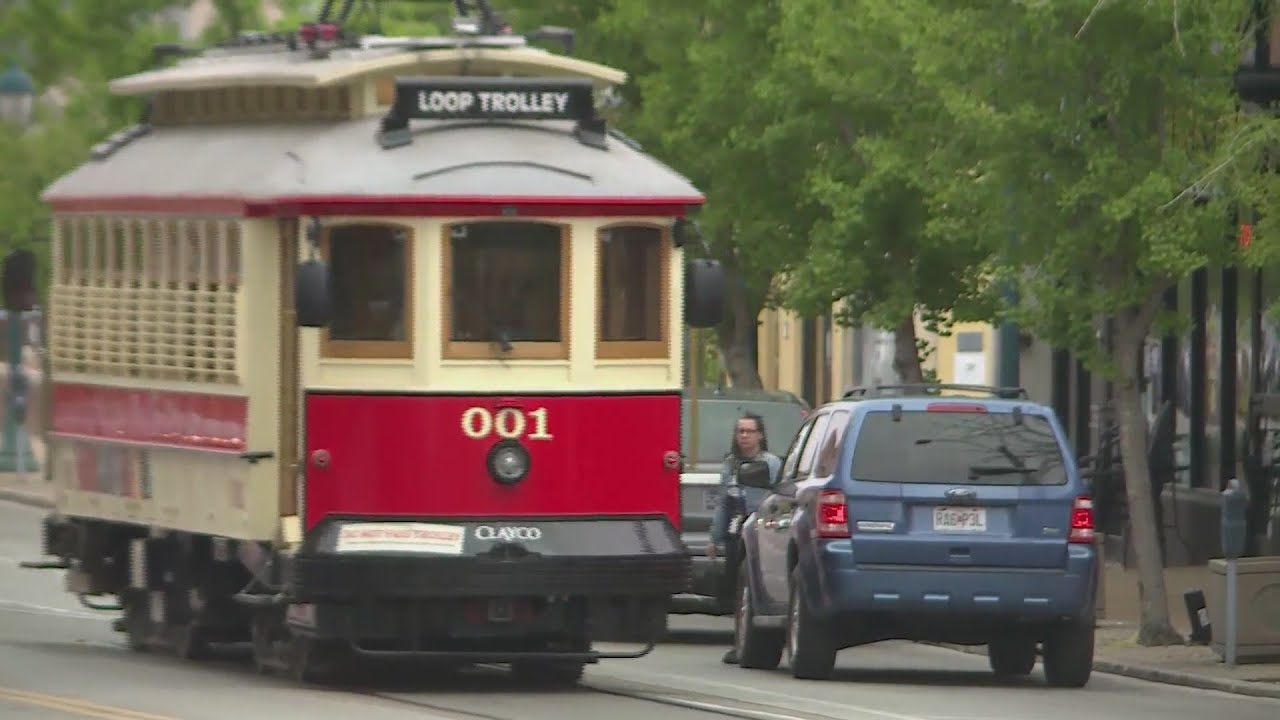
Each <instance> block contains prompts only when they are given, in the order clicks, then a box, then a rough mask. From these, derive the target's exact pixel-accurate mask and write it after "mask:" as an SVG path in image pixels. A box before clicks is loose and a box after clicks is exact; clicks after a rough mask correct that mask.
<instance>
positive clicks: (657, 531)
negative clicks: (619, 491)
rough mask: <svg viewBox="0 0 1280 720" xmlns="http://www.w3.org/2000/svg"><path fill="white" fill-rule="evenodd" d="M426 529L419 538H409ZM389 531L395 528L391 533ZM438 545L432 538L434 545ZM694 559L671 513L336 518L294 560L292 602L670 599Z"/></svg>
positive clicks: (683, 583) (684, 582)
mask: <svg viewBox="0 0 1280 720" xmlns="http://www.w3.org/2000/svg"><path fill="white" fill-rule="evenodd" d="M414 533H417V534H418V535H420V536H421V535H423V534H424V533H425V534H430V538H429V540H428V541H426V542H423V543H421V544H418V545H415V544H414V543H413V538H412V535H413V534H414ZM388 535H395V536H398V537H392V538H391V539H390V540H388V539H386V538H387V536H388ZM433 544H434V545H433ZM690 572H691V559H690V557H689V554H688V552H687V551H686V549H685V547H684V544H683V543H682V542H681V541H680V537H679V535H678V534H677V533H676V531H675V529H674V528H673V527H672V526H671V524H670V523H669V522H667V520H666V519H665V518H662V517H644V518H625V519H623V518H592V519H589V520H579V519H556V520H548V519H542V518H538V519H530V520H505V521H498V520H489V519H484V520H472V519H468V520H455V519H449V520H441V521H434V520H423V521H418V520H414V521H404V522H401V521H387V522H367V521H365V520H354V519H353V520H343V519H330V520H326V521H325V522H324V523H323V524H321V525H320V526H318V527H316V528H315V530H313V531H312V532H311V533H310V534H309V536H308V538H307V540H306V542H304V544H303V547H302V548H300V551H299V552H298V553H297V554H296V555H294V556H293V557H292V558H291V560H290V561H289V562H288V571H287V574H286V578H287V584H288V587H289V590H288V594H289V596H290V599H291V601H292V602H301V603H310V602H325V601H335V602H349V601H355V602H359V601H361V600H372V599H379V598H386V599H393V598H403V599H415V598H416V599H427V598H439V599H448V598H483V597H510V596H593V597H601V596H607V597H624V596H643V597H659V596H667V597H669V596H671V595H674V594H676V593H679V592H682V591H683V590H684V588H685V587H686V586H687V584H688V581H689V576H690Z"/></svg>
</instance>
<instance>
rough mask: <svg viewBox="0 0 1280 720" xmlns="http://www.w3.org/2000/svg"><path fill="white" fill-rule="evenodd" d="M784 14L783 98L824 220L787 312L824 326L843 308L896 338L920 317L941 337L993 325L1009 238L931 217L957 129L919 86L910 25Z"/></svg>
mask: <svg viewBox="0 0 1280 720" xmlns="http://www.w3.org/2000/svg"><path fill="white" fill-rule="evenodd" d="M784 7H785V9H784V11H783V13H782V17H781V19H780V20H781V22H780V24H779V25H778V28H777V30H776V33H775V37H776V38H777V41H778V44H779V46H780V47H781V48H782V50H781V52H780V56H779V61H778V63H777V65H776V67H775V68H774V72H773V78H774V80H773V82H775V83H777V86H778V91H777V92H776V93H774V94H773V96H772V98H773V99H774V100H775V101H776V102H777V111H778V114H779V115H781V116H784V117H789V118H793V119H794V120H793V122H795V124H796V125H797V127H796V128H795V130H796V133H795V134H796V135H797V136H798V137H804V138H805V140H806V145H807V147H809V148H812V149H811V150H810V151H809V152H807V153H804V154H802V155H800V157H803V158H805V161H804V162H803V163H802V164H801V166H802V167H803V168H804V174H803V177H802V179H801V180H800V183H801V186H802V188H803V193H804V196H805V199H806V200H807V201H808V202H810V203H812V204H814V205H816V206H817V207H818V208H819V209H820V213H819V215H818V217H817V218H816V220H815V221H814V222H813V223H812V226H811V230H810V234H811V238H812V245H811V247H810V250H809V253H808V255H807V256H806V257H805V258H804V260H803V262H801V263H799V264H797V266H796V267H795V269H794V271H793V272H792V273H791V276H790V278H789V282H788V284H787V287H786V304H787V305H788V306H790V307H792V308H794V309H796V310H798V311H800V312H801V313H803V314H809V315H812V314H817V313H821V312H824V311H825V310H826V309H827V308H829V307H830V306H831V304H832V303H833V302H835V301H842V302H841V305H840V312H839V314H838V315H837V320H838V321H840V322H842V323H845V324H855V323H862V322H870V323H871V324H873V325H877V326H879V327H883V328H890V329H891V328H894V327H896V326H897V325H898V324H899V323H901V322H902V319H903V318H904V317H908V316H910V315H911V314H912V313H913V312H915V311H917V310H918V311H922V312H923V314H924V318H925V320H926V325H927V326H928V327H929V329H931V330H934V331H939V330H945V327H946V325H947V323H949V322H950V321H951V320H956V321H966V320H984V319H987V318H989V317H990V316H991V315H992V313H993V312H994V310H995V302H994V301H995V298H994V297H993V295H992V293H991V292H990V283H989V282H987V278H986V276H985V275H984V271H985V270H986V263H985V261H986V259H987V258H988V257H989V256H990V254H991V240H993V239H994V238H995V237H998V236H999V235H1000V233H1001V232H1007V230H1002V228H1001V227H1000V223H998V222H997V223H995V224H994V225H995V227H993V228H992V232H991V233H990V235H991V237H983V238H973V237H970V236H967V235H965V234H957V233H951V232H946V231H944V229H943V224H942V222H941V221H940V219H938V218H933V214H932V212H931V211H932V209H933V208H932V207H931V205H932V196H931V193H932V189H933V186H934V184H935V183H936V175H937V174H938V173H948V172H951V168H949V167H948V166H947V164H946V161H947V160H948V159H950V158H949V157H948V156H947V155H946V153H945V152H943V151H942V149H941V147H940V143H939V141H940V140H941V139H944V138H947V137H948V136H950V135H951V134H952V132H953V130H952V128H953V125H954V121H953V120H952V118H950V117H949V116H948V115H947V113H946V108H945V105H944V103H943V102H942V99H941V97H940V96H939V93H938V91H937V90H936V89H934V88H930V87H927V86H925V85H924V84H923V83H921V82H920V81H919V80H918V79H917V77H916V70H915V67H914V63H913V61H912V58H911V51H910V49H909V48H908V47H907V46H906V43H907V42H909V40H910V36H911V35H912V33H914V32H916V30H915V29H914V28H912V27H910V25H909V23H910V22H911V17H910V15H909V14H908V13H906V12H904V11H903V8H901V7H900V6H899V5H898V3H896V2H885V1H884V0H859V1H858V2H855V3H853V7H850V6H849V4H847V3H846V4H839V5H837V4H832V3H829V2H823V1H822V0H793V2H788V3H786V4H785V6H784ZM948 54H949V53H948ZM931 218H933V222H934V223H935V224H934V229H935V232H926V230H927V229H928V227H929V223H930V221H931ZM940 326H941V327H940Z"/></svg>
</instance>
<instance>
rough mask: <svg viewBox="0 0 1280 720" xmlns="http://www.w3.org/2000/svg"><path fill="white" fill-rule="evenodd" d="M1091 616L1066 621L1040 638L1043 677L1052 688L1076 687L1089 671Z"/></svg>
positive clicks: (1090, 662) (1083, 684) (1091, 644)
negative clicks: (1041, 640)
mask: <svg viewBox="0 0 1280 720" xmlns="http://www.w3.org/2000/svg"><path fill="white" fill-rule="evenodd" d="M1093 631H1094V622H1093V618H1092V617H1089V618H1088V619H1086V620H1084V621H1075V622H1066V623H1063V624H1061V625H1059V626H1058V627H1055V628H1054V629H1053V630H1052V631H1051V632H1050V633H1049V635H1048V637H1046V638H1045V639H1044V677H1045V680H1047V681H1048V682H1049V684H1050V685H1052V686H1054V687H1065V688H1079V687H1084V686H1085V684H1086V683H1088V682H1089V675H1090V674H1092V672H1093Z"/></svg>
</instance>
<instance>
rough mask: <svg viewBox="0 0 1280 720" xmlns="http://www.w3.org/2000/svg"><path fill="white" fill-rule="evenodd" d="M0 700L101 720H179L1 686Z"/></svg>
mask: <svg viewBox="0 0 1280 720" xmlns="http://www.w3.org/2000/svg"><path fill="white" fill-rule="evenodd" d="M0 700H9V701H11V702H18V703H24V704H26V705H35V706H37V707H43V708H48V709H50V710H61V711H62V712H65V713H70V714H72V715H80V716H81V717H91V718H99V720H177V718H173V717H169V716H167V715H152V714H151V713H144V712H138V711H136V710H126V709H124V708H117V707H111V706H110V705H99V704H97V703H91V702H88V701H86V700H77V699H75V698H69V697H61V696H58V695H45V694H44V693H36V692H29V691H26V690H14V689H11V688H0Z"/></svg>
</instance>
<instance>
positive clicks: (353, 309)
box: [323, 224, 413, 358]
mask: <svg viewBox="0 0 1280 720" xmlns="http://www.w3.org/2000/svg"><path fill="white" fill-rule="evenodd" d="M324 253H325V257H326V259H327V260H328V263H329V267H330V268H331V270H330V272H331V280H330V282H332V283H333V321H332V322H331V323H330V325H329V327H328V329H327V330H326V332H325V335H324V347H323V354H324V355H325V356H326V357H348V358H411V357H413V288H412V284H413V276H412V269H413V243H412V234H411V233H410V231H409V229H408V228H405V227H403V226H400V225H382V224H352V225H338V226H334V227H331V228H329V229H328V231H327V232H326V234H325V239H324Z"/></svg>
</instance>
